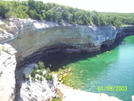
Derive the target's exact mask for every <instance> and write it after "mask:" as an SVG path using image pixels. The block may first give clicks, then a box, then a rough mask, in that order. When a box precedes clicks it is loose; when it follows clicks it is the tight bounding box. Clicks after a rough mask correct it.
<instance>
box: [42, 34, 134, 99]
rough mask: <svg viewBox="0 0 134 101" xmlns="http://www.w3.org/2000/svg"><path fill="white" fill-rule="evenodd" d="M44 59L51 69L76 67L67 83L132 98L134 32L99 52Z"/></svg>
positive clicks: (91, 90) (133, 82)
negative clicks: (50, 65) (118, 42)
mask: <svg viewBox="0 0 134 101" xmlns="http://www.w3.org/2000/svg"><path fill="white" fill-rule="evenodd" d="M44 62H46V65H48V64H52V70H57V68H61V67H62V66H65V67H66V68H71V69H73V71H71V73H72V74H73V75H72V76H70V77H69V78H68V79H67V81H66V84H67V85H69V86H73V87H75V88H76V89H80V90H84V91H89V92H95V93H106V94H108V95H109V96H115V97H117V98H119V99H121V100H123V101H131V96H132V95H134V36H129V37H126V38H124V39H123V41H122V43H121V44H120V45H118V46H117V45H114V46H111V47H107V48H103V50H101V51H99V52H96V53H81V54H72V55H68V54H55V55H53V54H52V55H49V58H48V59H47V60H44Z"/></svg>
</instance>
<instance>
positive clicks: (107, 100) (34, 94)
mask: <svg viewBox="0 0 134 101" xmlns="http://www.w3.org/2000/svg"><path fill="white" fill-rule="evenodd" d="M34 65H35V64H29V65H27V66H26V67H24V68H22V69H20V70H19V71H20V72H19V71H18V73H19V74H20V73H22V72H23V73H29V72H30V71H31V70H32V69H33V66H34ZM19 78H20V77H19ZM21 78H22V77H21ZM19 81H20V84H21V87H20V97H18V98H17V100H16V101H33V100H34V101H51V99H53V98H59V97H60V98H61V99H62V101H72V100H73V101H83V100H84V101H86V100H87V101H88V100H92V101H122V100H120V99H118V98H116V97H113V96H108V95H107V94H103V93H92V92H86V91H81V90H76V89H73V88H71V87H68V86H65V85H63V84H62V83H61V82H59V81H58V77H57V74H55V73H53V81H47V80H46V79H45V78H44V79H43V80H42V81H39V80H35V81H31V80H30V81H29V80H28V81H24V80H21V79H20V80H19ZM58 93H59V94H58Z"/></svg>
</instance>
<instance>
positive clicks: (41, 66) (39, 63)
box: [38, 61, 45, 69]
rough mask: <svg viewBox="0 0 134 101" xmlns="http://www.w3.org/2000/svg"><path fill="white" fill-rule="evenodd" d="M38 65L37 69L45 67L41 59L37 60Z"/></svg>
mask: <svg viewBox="0 0 134 101" xmlns="http://www.w3.org/2000/svg"><path fill="white" fill-rule="evenodd" d="M38 66H39V69H44V68H45V65H44V62H41V61H39V62H38Z"/></svg>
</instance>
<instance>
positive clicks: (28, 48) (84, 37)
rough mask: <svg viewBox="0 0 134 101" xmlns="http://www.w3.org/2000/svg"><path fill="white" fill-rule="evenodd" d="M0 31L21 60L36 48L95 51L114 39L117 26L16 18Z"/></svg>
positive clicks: (18, 59) (48, 51) (66, 51)
mask: <svg viewBox="0 0 134 101" xmlns="http://www.w3.org/2000/svg"><path fill="white" fill-rule="evenodd" d="M0 35H1V37H0V43H5V42H6V43H9V44H11V45H12V46H13V47H14V48H15V49H16V50H17V54H16V56H17V61H23V60H24V58H25V57H28V56H29V55H31V54H33V53H34V52H36V51H39V49H43V50H45V53H50V52H54V51H60V52H65V53H72V52H81V51H83V52H84V51H85V52H86V51H87V52H91V51H97V50H99V49H100V47H101V45H102V44H104V45H108V46H109V45H110V44H112V43H113V41H114V39H115V38H116V28H115V27H113V26H111V25H107V26H101V27H97V26H84V25H71V24H68V23H64V24H63V25H60V24H57V23H54V22H45V21H44V22H41V21H34V20H30V19H29V20H23V19H16V20H13V21H12V22H10V23H9V26H7V27H6V30H4V31H1V34H0ZM46 49H48V50H46ZM49 49H50V50H51V51H50V50H49ZM52 49H55V50H53V51H52Z"/></svg>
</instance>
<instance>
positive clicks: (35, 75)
mask: <svg viewBox="0 0 134 101" xmlns="http://www.w3.org/2000/svg"><path fill="white" fill-rule="evenodd" d="M23 76H24V80H32V81H35V80H40V81H42V80H43V79H44V78H45V79H46V80H53V77H52V75H51V70H50V68H46V69H45V65H44V63H43V62H41V61H39V62H38V64H36V65H35V66H34V69H32V70H31V73H30V75H29V74H23Z"/></svg>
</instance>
